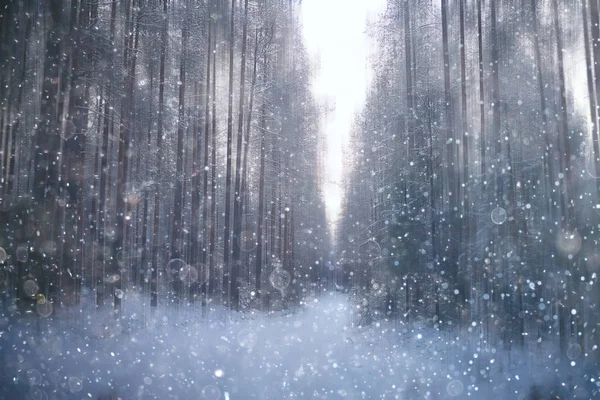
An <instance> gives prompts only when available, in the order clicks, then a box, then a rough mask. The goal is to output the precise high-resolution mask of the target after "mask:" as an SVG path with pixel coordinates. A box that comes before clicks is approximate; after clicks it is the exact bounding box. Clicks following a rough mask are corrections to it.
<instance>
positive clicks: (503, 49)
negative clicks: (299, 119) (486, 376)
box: [338, 0, 600, 363]
mask: <svg viewBox="0 0 600 400" xmlns="http://www.w3.org/2000/svg"><path fill="white" fill-rule="evenodd" d="M598 11H599V9H598V4H597V1H596V0H581V1H568V2H564V1H560V0H541V1H540V0H531V1H511V0H490V1H485V2H484V1H471V0H457V1H447V0H441V1H437V2H430V1H418V0H416V1H404V0H392V1H389V2H388V6H387V9H386V12H385V13H384V14H383V15H382V17H381V18H380V20H379V21H378V23H377V24H376V25H375V26H373V28H372V29H373V35H374V36H375V38H376V39H377V42H378V49H377V52H376V56H375V58H374V60H373V65H374V69H375V79H374V81H373V84H372V87H371V90H370V93H369V96H368V100H367V105H366V107H365V110H364V111H363V112H362V113H361V114H360V115H359V116H358V118H357V119H356V123H355V125H354V130H353V134H352V135H353V139H352V140H353V143H352V151H351V154H353V157H352V161H351V166H352V173H351V176H350V177H349V178H348V181H347V183H346V196H345V202H344V209H345V212H344V217H343V219H342V221H341V223H340V226H339V232H338V236H339V238H340V244H339V245H340V250H341V253H342V254H341V258H342V260H341V263H342V265H343V268H344V271H345V273H344V279H345V280H346V284H347V285H349V286H351V287H353V288H355V289H354V290H355V291H356V293H357V296H358V298H359V300H360V301H361V302H362V301H363V300H364V301H365V303H364V304H365V305H364V306H361V307H362V309H363V315H362V316H363V317H364V316H369V318H371V319H372V317H370V316H372V315H374V314H375V313H380V314H383V315H384V316H387V317H388V318H395V319H400V320H402V321H404V322H406V323H409V322H422V323H427V324H430V325H432V326H435V327H436V328H438V329H444V330H446V329H451V328H452V327H451V325H453V326H458V327H459V328H460V329H467V328H468V330H469V332H471V335H472V337H471V338H469V341H470V342H469V343H471V344H472V345H473V346H476V347H477V348H481V349H487V350H489V349H492V348H494V349H495V348H497V347H499V346H502V347H504V348H508V349H510V348H524V349H526V350H529V351H532V352H535V351H538V350H539V351H541V350H540V349H542V348H544V349H547V348H548V347H546V345H547V344H550V345H551V347H552V348H556V349H557V350H559V351H560V354H561V355H562V356H565V357H568V358H569V359H571V360H574V361H576V360H579V359H581V358H582V357H583V358H585V360H586V361H587V362H592V363H593V362H597V360H598V354H599V351H600V350H598V345H599V344H600V332H598V329H599V327H598V322H600V320H599V319H598V315H599V314H598V307H599V305H600V303H599V301H600V296H599V293H600V292H599V291H598V287H597V286H598V273H599V272H600V269H599V268H600V253H599V248H600V247H599V246H598V245H599V243H598V239H599V237H600V236H599V234H598V226H599V225H598V223H599V222H600V215H599V213H598V207H600V205H598V204H599V203H600V197H599V192H598V190H599V189H598V188H599V187H600V163H599V161H600V152H599V150H598V130H597V127H598V112H597V110H598V107H597V105H598V96H599V95H600V92H599V89H600V87H599V86H598V82H600V44H599V39H600V27H599V25H598V18H599V16H598ZM586 72H587V75H586ZM365 265H368V268H365ZM361 304H362V303H361ZM542 346H544V347H542Z"/></svg>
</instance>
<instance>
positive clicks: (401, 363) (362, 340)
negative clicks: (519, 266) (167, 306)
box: [0, 295, 600, 400]
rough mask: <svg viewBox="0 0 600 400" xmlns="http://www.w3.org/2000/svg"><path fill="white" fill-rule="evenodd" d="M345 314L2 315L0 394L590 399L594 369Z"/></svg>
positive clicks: (340, 301)
mask: <svg viewBox="0 0 600 400" xmlns="http://www.w3.org/2000/svg"><path fill="white" fill-rule="evenodd" d="M353 309H354V306H352V305H350V304H349V303H348V301H347V298H346V297H344V296H342V295H330V296H327V297H326V298H322V299H320V300H319V301H313V302H311V303H310V304H309V305H306V306H304V308H303V309H300V310H298V311H296V312H294V313H287V314H286V313H279V314H271V315H263V314H256V313H255V314H250V313H246V314H233V315H232V314H231V313H226V312H224V311H223V310H215V311H214V312H212V313H208V314H207V315H204V316H201V315H199V314H200V313H197V314H195V315H196V316H195V317H194V318H192V317H191V316H190V315H189V314H186V313H185V312H183V311H182V310H175V311H176V312H175V311H174V310H171V312H170V313H167V312H162V313H161V312H159V314H158V315H157V316H156V319H155V321H154V323H151V324H150V325H151V326H149V327H147V328H143V329H142V328H127V327H125V325H127V326H135V325H136V324H137V323H135V324H132V323H131V321H134V320H136V317H137V315H139V314H138V313H136V312H134V308H131V307H130V308H129V309H128V310H129V315H127V316H126V318H125V319H124V320H123V321H125V322H124V323H122V324H120V325H118V324H116V323H115V322H114V319H113V318H112V317H108V318H102V316H101V315H100V314H96V315H89V316H85V317H82V318H79V319H78V321H79V322H77V323H72V322H71V323H68V322H66V321H65V320H64V319H62V320H61V321H58V318H56V320H55V321H50V322H49V323H48V324H47V325H45V326H39V325H38V324H37V322H34V323H32V324H31V325H30V326H22V327H17V326H14V325H10V324H9V323H8V320H4V321H3V323H2V326H0V331H2V335H1V336H0V337H1V339H2V340H0V344H1V346H2V348H1V350H0V356H1V357H3V359H4V363H3V365H4V369H3V370H2V377H1V380H0V398H6V399H21V398H25V399H35V400H38V399H90V398H92V399H98V398H104V399H107V398H110V399H113V398H114V399H116V398H122V399H207V400H211V399H212V400H216V399H265V400H267V399H269V400H270V399H288V398H290V399H394V398H398V399H445V398H457V399H461V398H476V399H479V398H482V399H483V398H485V399H520V398H523V399H529V398H540V399H541V398H544V399H546V398H551V397H550V395H549V393H550V392H553V394H554V395H558V396H559V397H552V398H563V399H566V398H582V399H588V398H598V397H599V396H600V395H599V394H598V390H599V387H598V385H597V383H598V378H599V377H598V371H597V370H596V371H588V372H589V373H588V374H586V373H585V368H583V367H580V366H579V365H577V364H576V365H575V366H574V367H572V366H570V365H569V366H568V367H563V366H562V365H558V364H557V363H555V362H554V359H553V358H552V357H551V356H550V357H549V355H545V354H538V355H535V356H534V355H523V354H517V353H515V352H511V353H510V354H509V353H507V352H500V350H498V351H496V350H495V349H493V348H490V349H477V346H476V345H474V344H472V343H473V342H472V340H470V339H469V338H470V337H471V336H472V335H473V334H472V333H468V332H465V334H458V335H457V334H456V333H451V332H439V331H434V330H433V329H426V328H420V327H419V326H418V325H412V326H411V329H410V330H406V329H405V327H403V326H402V325H401V324H400V323H397V322H396V323H391V322H380V323H374V324H372V325H370V326H368V327H357V326H353V325H352V322H351V321H352V315H353ZM167 315H169V317H167ZM173 315H178V317H173ZM88 317H89V318H88ZM42 321H43V320H42ZM82 321H87V322H82ZM509 355H510V358H509ZM592 373H593V374H595V375H592ZM534 385H539V386H540V387H542V388H543V390H542V393H544V395H543V397H533V396H532V390H531V388H532V386H534ZM102 396H106V397H102ZM110 396H113V397H110Z"/></svg>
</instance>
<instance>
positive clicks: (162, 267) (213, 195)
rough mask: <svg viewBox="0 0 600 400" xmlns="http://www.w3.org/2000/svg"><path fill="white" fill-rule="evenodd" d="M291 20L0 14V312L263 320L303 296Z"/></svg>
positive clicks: (263, 8)
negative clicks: (155, 313)
mask: <svg viewBox="0 0 600 400" xmlns="http://www.w3.org/2000/svg"><path fill="white" fill-rule="evenodd" d="M297 8H298V5H297V4H295V2H292V1H283V0H281V1H263V0H257V1H256V0H255V1H249V0H244V1H238V2H236V1H235V0H232V1H224V0H206V1H195V0H171V1H168V0H119V1H117V0H110V1H107V2H102V1H98V0H68V1H63V0H49V1H43V2H39V1H28V0H26V1H9V2H8V4H6V6H4V8H3V9H1V10H0V13H1V14H0V25H1V27H2V28H1V29H2V37H1V53H0V54H1V55H0V63H1V71H0V81H1V84H0V87H1V89H0V138H1V140H0V144H1V153H0V156H1V160H2V161H1V164H0V165H1V169H0V170H1V181H0V183H1V186H0V205H1V206H2V214H1V217H2V222H1V224H0V225H1V226H2V228H1V229H2V232H1V234H0V246H1V247H2V249H0V253H2V254H4V255H3V256H2V257H1V258H0V262H1V263H2V264H1V266H2V268H3V270H2V271H3V275H2V278H3V279H2V285H3V286H2V290H3V293H4V296H3V297H2V301H3V305H4V311H5V312H8V313H10V314H11V315H18V314H19V313H22V312H23V310H24V309H28V308H32V307H33V308H34V309H35V310H38V315H40V316H47V315H42V314H48V312H47V311H48V308H50V311H52V310H54V311H55V312H56V310H58V309H60V308H61V306H70V305H83V304H87V305H88V306H89V305H91V306H93V307H113V308H114V310H115V311H116V312H118V311H119V310H120V308H121V306H122V302H125V301H126V300H127V298H129V297H132V298H133V297H136V298H141V299H142V301H141V302H142V303H143V304H144V306H145V307H146V309H147V310H151V309H154V308H156V307H158V306H161V305H163V306H179V305H183V304H191V303H194V304H202V305H211V304H217V303H219V304H225V305H227V306H230V307H232V308H234V309H243V308H247V307H252V308H266V307H269V308H281V307H283V306H285V302H286V301H288V300H290V299H296V300H297V299H298V298H299V297H300V296H301V295H304V294H305V293H308V292H311V291H315V290H318V287H319V285H318V281H319V279H320V270H319V268H318V267H319V265H320V260H323V258H324V257H326V256H327V254H328V247H329V245H328V240H329V239H328V237H327V235H328V233H327V229H326V222H325V212H324V206H323V201H322V198H321V195H320V191H319V182H318V174H317V170H316V164H317V163H316V160H317V158H318V157H319V156H320V154H319V151H318V142H319V138H318V128H319V127H318V124H317V123H316V122H315V121H317V120H318V118H317V116H318V113H319V110H318V108H317V106H316V104H315V102H314V101H313V99H312V97H311V94H310V92H309V84H308V82H309V79H310V68H309V62H308V58H307V54H306V52H305V50H304V48H303V44H302V40H301V35H300V31H299V29H300V28H299V22H298V10H297ZM129 294H131V296H129ZM138 295H139V296H138ZM140 296H141V297H140ZM40 304H44V305H42V306H40ZM39 309H43V310H45V312H44V313H40V312H39Z"/></svg>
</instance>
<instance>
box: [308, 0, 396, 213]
mask: <svg viewBox="0 0 600 400" xmlns="http://www.w3.org/2000/svg"><path fill="white" fill-rule="evenodd" d="M384 9H385V0H303V1H302V11H301V15H302V23H303V32H304V39H305V43H306V46H307V48H308V50H309V52H310V55H311V57H312V60H313V62H314V63H315V65H316V67H317V70H316V73H315V74H314V78H313V93H314V95H315V97H316V99H317V101H318V102H319V103H320V104H321V105H327V106H328V109H329V112H327V113H326V114H324V115H323V119H324V120H323V121H322V125H321V126H322V129H323V132H324V134H325V137H326V143H327V151H326V153H325V154H326V159H325V163H324V164H325V171H324V172H325V173H324V185H325V186H324V188H323V193H324V197H325V203H326V206H327V215H328V219H329V221H330V222H335V221H336V220H337V218H338V216H339V214H340V211H341V201H342V191H343V188H342V185H341V183H342V179H343V177H344V172H345V171H344V170H345V166H344V159H343V149H344V146H345V145H347V144H348V138H349V134H350V129H351V126H352V121H353V119H354V116H355V115H356V113H357V112H359V111H360V109H361V106H362V105H364V101H365V97H366V91H367V88H368V85H369V82H370V79H371V76H372V71H371V69H370V67H369V62H368V55H369V54H370V52H371V51H372V49H373V46H372V45H371V44H370V42H371V40H370V39H369V37H368V36H367V33H366V30H367V20H368V19H370V20H373V19H374V18H375V17H376V16H377V15H378V13H380V12H382V11H383V10H384Z"/></svg>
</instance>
